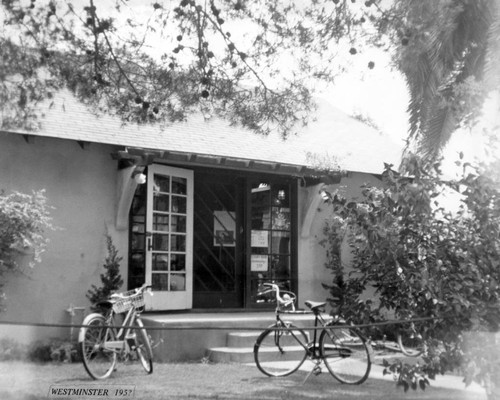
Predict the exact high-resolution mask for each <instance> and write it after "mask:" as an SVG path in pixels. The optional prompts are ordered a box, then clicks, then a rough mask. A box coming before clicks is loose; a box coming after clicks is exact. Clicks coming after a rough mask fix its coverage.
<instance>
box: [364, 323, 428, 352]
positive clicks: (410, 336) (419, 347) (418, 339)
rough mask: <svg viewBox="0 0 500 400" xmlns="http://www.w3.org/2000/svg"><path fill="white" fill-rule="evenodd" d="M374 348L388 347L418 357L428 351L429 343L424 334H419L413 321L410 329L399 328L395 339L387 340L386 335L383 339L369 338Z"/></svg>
mask: <svg viewBox="0 0 500 400" xmlns="http://www.w3.org/2000/svg"><path fill="white" fill-rule="evenodd" d="M369 342H370V344H371V346H372V347H373V348H374V349H387V350H390V351H394V352H401V353H403V354H404V355H406V356H408V357H418V356H420V355H422V354H423V353H424V352H425V351H427V345H426V343H425V340H424V339H423V337H422V335H421V334H419V333H418V332H417V331H416V329H415V325H414V324H413V323H412V324H411V327H410V329H409V330H404V331H403V330H402V329H398V330H397V332H396V337H395V340H392V341H391V340H387V339H386V335H384V336H383V338H382V340H380V339H378V340H372V339H371V338H370V339H369Z"/></svg>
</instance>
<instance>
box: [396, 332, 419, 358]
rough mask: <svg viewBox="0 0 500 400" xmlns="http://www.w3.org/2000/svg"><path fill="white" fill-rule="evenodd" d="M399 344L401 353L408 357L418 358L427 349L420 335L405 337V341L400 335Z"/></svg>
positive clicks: (399, 334) (398, 337)
mask: <svg viewBox="0 0 500 400" xmlns="http://www.w3.org/2000/svg"><path fill="white" fill-rule="evenodd" d="M397 342H398V346H399V349H400V350H401V352H402V353H403V354H404V355H405V356H408V357H418V356H420V355H421V354H422V353H423V352H424V349H425V343H424V341H423V340H422V338H421V337H420V338H419V337H418V335H414V336H405V337H404V339H403V335H402V334H401V333H398V336H397Z"/></svg>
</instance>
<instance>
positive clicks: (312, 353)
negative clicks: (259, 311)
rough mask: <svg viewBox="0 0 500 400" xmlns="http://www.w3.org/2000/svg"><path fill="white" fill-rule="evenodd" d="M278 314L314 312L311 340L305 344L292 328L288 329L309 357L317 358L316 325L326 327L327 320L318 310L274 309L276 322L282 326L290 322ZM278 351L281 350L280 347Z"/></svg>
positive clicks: (317, 337)
mask: <svg viewBox="0 0 500 400" xmlns="http://www.w3.org/2000/svg"><path fill="white" fill-rule="evenodd" d="M280 314H314V333H313V339H312V340H310V341H308V342H307V343H306V344H304V343H303V342H302V341H301V340H300V338H298V337H297V336H296V335H295V333H294V332H293V330H290V331H289V332H290V334H291V335H292V336H293V337H294V338H295V340H296V341H297V343H298V344H300V345H301V346H302V347H303V348H304V350H306V352H307V355H308V356H309V357H311V358H312V359H318V358H319V357H320V354H319V346H318V339H319V335H318V331H319V329H317V328H318V326H321V327H323V328H324V327H326V325H327V324H328V321H327V320H326V319H325V318H323V316H322V315H321V314H320V313H319V311H318V312H314V311H276V324H277V325H282V326H284V327H287V325H289V324H290V323H288V322H287V321H283V320H282V319H281V317H280ZM306 329H307V328H306ZM275 340H276V345H277V346H278V347H280V346H279V344H278V341H277V338H276V339H275ZM280 351H282V349H281V348H280Z"/></svg>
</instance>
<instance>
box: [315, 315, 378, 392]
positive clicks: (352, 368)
mask: <svg viewBox="0 0 500 400" xmlns="http://www.w3.org/2000/svg"><path fill="white" fill-rule="evenodd" d="M331 326H332V328H329V327H328V326H327V327H325V329H324V330H323V331H322V332H321V335H320V337H319V342H320V349H321V357H322V358H323V361H324V363H325V365H326V367H327V369H328V371H330V374H332V376H333V377H334V378H335V379H337V380H338V381H339V382H342V383H347V384H350V385H359V384H361V383H363V382H364V381H365V380H366V379H367V378H368V375H369V374H370V369H371V360H370V348H369V345H368V344H367V343H366V340H365V339H364V338H363V337H362V336H361V335H360V334H359V333H358V332H357V331H356V330H354V329H352V328H349V327H347V326H345V327H343V328H339V326H342V325H331Z"/></svg>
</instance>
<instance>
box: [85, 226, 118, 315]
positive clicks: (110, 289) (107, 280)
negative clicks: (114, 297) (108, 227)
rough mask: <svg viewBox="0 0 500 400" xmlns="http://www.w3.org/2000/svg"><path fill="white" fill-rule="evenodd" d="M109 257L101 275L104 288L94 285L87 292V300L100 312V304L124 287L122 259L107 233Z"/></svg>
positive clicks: (105, 261) (107, 256)
mask: <svg viewBox="0 0 500 400" xmlns="http://www.w3.org/2000/svg"><path fill="white" fill-rule="evenodd" d="M106 249H107V255H106V259H105V260H104V265H103V267H104V270H105V271H104V273H102V274H101V284H102V286H100V287H97V286H96V285H92V287H91V289H90V290H89V291H88V292H87V298H88V299H89V300H90V302H91V303H92V309H93V310H97V311H99V310H100V308H99V306H98V303H99V302H100V301H103V300H107V299H108V298H109V296H110V295H111V294H113V293H114V292H116V291H117V290H118V289H120V287H121V286H122V285H123V279H122V277H121V274H120V262H121V261H122V257H120V256H119V255H118V250H117V249H116V247H115V245H114V244H113V239H112V238H111V236H110V235H109V233H106Z"/></svg>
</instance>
